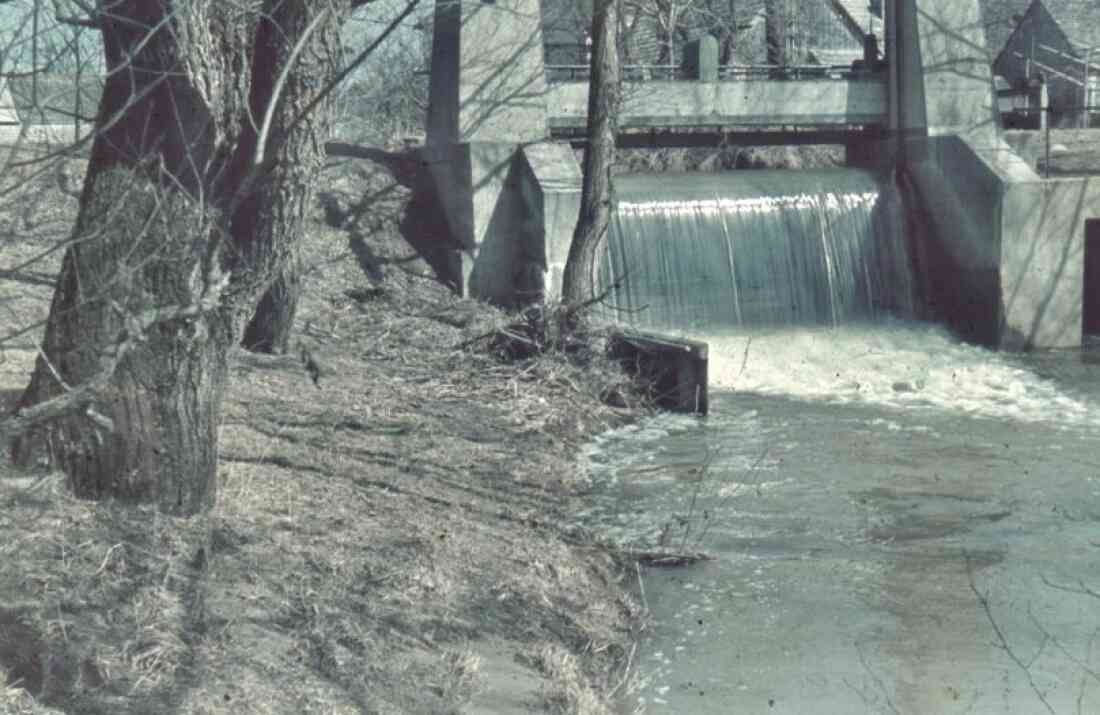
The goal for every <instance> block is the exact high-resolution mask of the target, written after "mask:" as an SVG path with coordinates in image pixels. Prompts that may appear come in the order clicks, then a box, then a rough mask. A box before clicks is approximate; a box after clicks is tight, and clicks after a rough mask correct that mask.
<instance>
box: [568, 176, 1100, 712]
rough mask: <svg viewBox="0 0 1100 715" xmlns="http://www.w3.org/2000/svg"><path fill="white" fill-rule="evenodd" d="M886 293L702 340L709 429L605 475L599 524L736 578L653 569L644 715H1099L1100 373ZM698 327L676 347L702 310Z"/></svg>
mask: <svg viewBox="0 0 1100 715" xmlns="http://www.w3.org/2000/svg"><path fill="white" fill-rule="evenodd" d="M862 180H863V179H862V178H859V177H857V181H862ZM861 193H863V192H862V190H861ZM872 203H873V202H872ZM821 205H824V204H820V205H818V206H817V207H816V208H813V207H811V209H810V210H812V211H817V212H818V214H819V215H823V214H822V212H821V211H820V206H821ZM838 205H839V204H838ZM867 208H868V210H869V211H872V210H873V209H874V207H873V206H872V205H868V207H867ZM662 210H663V209H662ZM691 210H693V211H694V210H695V209H691ZM800 210H801V209H800ZM826 213H827V212H826ZM758 218H759V216H755V218H754V220H756V219H758ZM726 219H727V224H728V223H729V216H728V215H727V217H726ZM789 219H790V217H785V218H784V220H786V221H788V222H789ZM661 220H665V219H663V218H662V219H661ZM620 230H621V229H620ZM727 234H728V235H727V237H726V238H722V239H720V240H729V239H728V236H736V234H738V231H737V229H736V227H734V228H733V229H732V230H729V231H727ZM809 234H810V235H811V236H814V232H813V231H810V232H809ZM819 235H820V232H819ZM690 240H702V239H700V238H699V236H694V237H692V238H691V239H690ZM736 240H737V241H740V240H741V239H740V238H737V239H736ZM733 247H734V249H738V248H741V249H742V250H740V251H739V253H738V254H735V255H742V256H744V255H746V250H744V246H739V245H738V244H737V243H736V242H735V244H734V246H733ZM783 250H784V251H785V252H788V253H789V252H790V251H791V250H792V249H789V248H788V249H783ZM876 250H879V249H876ZM830 251H831V248H830V247H829V246H826V247H825V249H823V250H820V251H818V252H817V254H816V255H818V256H819V257H821V256H827V255H832V256H836V255H839V254H838V253H837V252H835V251H833V252H832V253H831V254H830ZM849 253H850V254H858V253H859V251H849ZM650 255H652V252H650ZM662 260H664V259H662ZM769 260H771V259H769ZM845 260H847V259H845ZM853 260H855V259H853ZM873 260H874V261H878V262H881V261H882V251H881V250H879V253H878V254H877V255H876V256H874V257H873ZM790 261H791V262H790V264H789V265H797V264H799V261H802V262H803V263H805V262H806V261H804V260H803V259H800V258H797V257H796V258H792V259H790ZM891 261H893V258H892V257H890V256H887V261H886V262H887V263H890V262H891ZM635 262H636V263H641V264H644V263H645V262H646V261H645V260H641V261H635ZM821 263H822V265H824V264H825V261H824V260H822V261H821ZM835 265H836V263H835V262H834V263H833V266H834V267H835ZM851 265H856V266H857V267H858V260H855V263H853V264H851ZM826 269H828V267H826ZM850 272H851V271H847V273H846V274H850ZM642 273H644V270H639V271H638V273H637V274H636V275H641V274H642ZM841 273H845V271H841ZM841 273H838V274H836V275H841ZM674 274H675V270H673V271H670V272H668V273H667V275H672V276H673V278H672V280H673V281H675V280H676V279H675V277H674ZM750 274H751V271H749V272H745V273H743V274H741V275H737V276H735V277H734V280H733V281H731V282H732V283H735V282H739V281H743V280H748V281H753V280H757V281H758V282H760V281H759V280H758V279H756V278H753V277H752V276H751V275H750ZM662 280H664V279H662ZM792 280H794V281H796V282H797V281H798V280H800V279H799V278H798V277H797V276H796V277H795V278H794V279H792ZM829 281H830V279H829V278H828V277H826V278H825V279H823V282H824V283H825V284H828V283H829ZM891 283H892V284H893V285H895V286H897V285H899V284H900V282H899V280H897V279H893V280H892V281H891ZM867 286H868V283H867V281H866V280H864V281H863V283H862V286H861V287H858V288H857V290H856V292H854V293H853V292H851V291H849V290H848V289H847V288H845V289H844V290H842V291H840V292H839V293H838V292H837V291H836V290H831V289H829V290H824V291H823V290H818V289H815V291H816V292H815V293H814V296H815V297H812V299H813V300H819V299H822V298H821V297H822V296H825V298H824V299H826V300H830V299H832V298H829V295H830V294H831V295H832V296H833V297H834V298H835V297H836V296H837V295H841V298H840V302H841V304H842V308H841V309H837V308H836V307H835V306H834V307H829V308H828V309H826V310H822V309H821V308H820V304H818V305H817V306H816V307H813V308H811V309H806V308H805V307H799V306H797V305H796V306H795V308H794V309H793V310H792V311H791V314H793V315H794V318H793V319H790V320H783V321H777V320H774V316H773V318H771V319H767V318H766V319H762V320H746V312H745V311H743V312H742V314H741V315H739V316H737V315H734V317H733V318H730V319H728V320H726V321H725V322H726V323H727V324H726V325H722V321H721V320H715V319H714V318H713V317H712V316H713V315H714V314H716V313H717V312H719V311H717V309H714V308H712V309H710V312H709V313H705V314H704V315H703V318H704V319H702V320H698V321H691V320H686V319H685V320H684V321H683V322H684V325H682V326H681V329H680V330H679V332H684V333H686V334H690V335H693V336H695V337H701V338H703V339H705V340H707V341H708V343H709V344H710V358H711V363H710V370H711V374H710V378H711V390H712V396H711V403H710V406H711V412H710V414H709V415H708V416H707V417H706V418H694V417H685V416H672V415H662V416H658V417H655V418H652V419H650V420H647V421H644V422H642V423H641V424H638V425H634V426H631V427H628V428H624V429H621V430H617V431H614V432H611V433H608V434H606V435H603V436H602V437H601V438H599V439H598V440H596V441H595V442H594V443H593V444H592V445H591V446H590V448H589V450H588V451H587V453H586V454H585V457H584V458H585V461H586V462H587V465H588V468H589V470H590V473H591V474H592V476H593V480H594V484H595V487H594V493H593V494H592V498H591V502H590V503H591V508H590V509H589V511H588V512H587V513H585V514H582V515H580V518H581V519H582V520H583V521H584V522H585V523H587V524H590V525H593V526H595V527H596V528H598V529H599V530H600V531H601V532H602V533H603V534H605V535H606V536H607V538H610V539H613V540H615V541H617V542H619V543H621V544H624V545H628V546H631V547H635V548H643V549H663V550H668V551H703V552H705V553H707V554H708V555H710V556H711V557H712V558H711V560H708V561H704V562H701V563H698V564H696V565H693V566H689V567H685V568H676V569H667V568H665V569H662V568H647V569H643V570H642V571H640V573H639V578H640V584H641V589H642V592H643V593H644V599H645V601H646V605H647V606H648V608H649V610H650V613H651V616H652V618H651V621H650V625H649V627H648V629H647V631H646V633H645V634H644V637H643V640H642V642H641V645H640V648H639V650H638V653H637V654H636V663H637V672H638V681H637V684H636V687H635V690H634V691H633V692H632V693H631V694H630V695H629V697H628V701H629V702H628V703H627V704H626V709H627V710H628V711H629V710H630V709H631V708H634V707H637V706H643V707H644V708H645V709H646V711H647V712H652V713H822V714H826V713H838V714H840V713H906V714H908V713H918V714H919V713H1043V712H1057V713H1093V712H1100V642H1098V641H1100V429H1098V427H1100V380H1098V379H1097V378H1098V377H1100V369H1098V367H1097V364H1098V363H1100V352H1098V351H1089V350H1080V351H1059V352H1048V353H1032V354H1028V355H1013V354H1006V353H998V352H993V351H989V350H986V349H983V348H979V347H975V346H971V345H966V344H963V343H961V342H959V341H958V340H956V339H954V338H953V337H951V336H950V335H949V334H948V333H947V332H946V331H945V330H944V329H942V328H940V327H938V326H936V325H934V324H931V323H926V322H920V321H916V320H913V319H910V318H896V317H891V316H892V315H897V314H898V313H899V312H903V311H902V310H899V307H898V306H903V305H904V304H905V303H906V301H907V300H908V292H909V291H910V288H909V287H908V286H903V289H904V292H905V293H906V295H905V296H904V297H903V298H904V299H903V298H899V297H898V296H896V295H895V296H893V297H890V296H888V295H885V294H881V293H876V291H877V290H878V289H877V288H876V287H875V286H874V285H872V286H871V287H870V288H867ZM722 290H727V293H729V292H730V291H728V289H727V288H722ZM780 290H781V291H787V293H785V294H784V295H783V300H789V299H790V295H791V294H790V292H789V289H788V288H781V289H780ZM846 291H847V292H846ZM859 291H862V293H860V292H859ZM643 292H644V293H645V294H646V295H648V296H649V298H647V300H652V299H653V296H654V295H655V294H657V293H659V292H660V289H656V290H655V289H653V288H652V287H646V288H644V290H643V289H641V288H638V287H636V288H635V295H641V294H642V293H643ZM666 293H669V294H673V293H675V291H666ZM842 294H843V295H842ZM844 296H848V297H844ZM852 296H855V297H854V298H853V297H852ZM861 296H862V297H861ZM620 297H621V298H622V300H623V301H624V302H626V301H627V300H628V297H627V296H625V295H622V296H620ZM704 300H706V299H705V298H704ZM761 304H766V305H772V306H774V305H775V304H776V301H775V300H774V295H773V296H772V298H768V299H766V300H763V301H761ZM728 305H729V303H728V299H727V306H728ZM744 305H745V304H744V303H743V304H742V307H743V308H744ZM681 306H682V307H676V308H674V309H666V312H665V313H664V314H663V315H662V316H661V317H660V319H659V320H655V321H654V323H655V326H656V327H664V328H665V329H671V328H673V327H675V326H674V324H673V318H675V317H676V314H677V313H678V312H679V314H680V318H690V316H692V315H697V316H698V315H700V313H699V312H697V311H695V310H694V309H693V308H692V307H691V306H690V304H689V302H683V301H681ZM844 306H847V307H844ZM767 310H770V308H769V309H767ZM846 311H848V312H846ZM644 314H645V311H642V312H640V313H638V314H637V315H644ZM732 314H733V311H727V312H726V315H732ZM807 317H809V318H811V319H809V320H806V319H805V318H807ZM800 318H801V319H800ZM635 320H638V319H636V318H635ZM639 322H642V323H643V324H645V320H644V319H642V320H640V321H639ZM652 326H653V325H651V327H652Z"/></svg>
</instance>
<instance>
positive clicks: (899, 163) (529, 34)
mask: <svg viewBox="0 0 1100 715" xmlns="http://www.w3.org/2000/svg"><path fill="white" fill-rule="evenodd" d="M822 1H823V2H829V1H830V0H822ZM833 4H837V3H833ZM883 28H884V31H883V42H882V47H883V51H884V52H883V58H882V60H881V61H879V62H874V63H871V66H870V70H871V71H866V70H865V71H863V72H858V73H853V72H851V71H850V68H815V69H813V70H810V69H808V68H807V69H806V70H805V72H814V73H816V74H817V76H806V74H801V75H800V74H799V72H797V71H793V72H792V68H767V69H757V70H754V71H755V72H756V73H757V74H756V76H755V78H754V77H748V76H745V72H744V71H742V70H738V69H737V68H714V67H711V68H710V69H709V70H707V69H706V67H707V62H703V61H700V62H697V63H696V66H697V67H699V68H700V70H699V71H700V74H698V75H696V76H697V77H698V78H695V77H693V78H691V79H686V80H666V79H662V80H649V81H644V82H643V81H627V82H626V83H625V85H624V107H623V111H622V113H621V115H620V130H621V132H622V136H621V137H620V143H621V144H624V145H627V146H697V145H711V146H717V145H718V144H719V143H720V142H727V143H734V144H753V143H755V144H760V143H768V144H795V143H805V142H813V143H834V144H843V145H845V146H846V147H847V152H846V154H847V161H848V162H849V164H850V165H852V166H854V167H863V168H870V169H875V170H878V171H881V172H882V173H883V174H884V175H890V176H893V177H896V180H897V182H898V184H899V185H900V189H901V194H902V197H903V200H904V204H905V209H906V212H907V215H908V216H910V217H919V221H916V222H915V223H917V224H919V230H917V231H916V232H914V235H913V236H911V239H910V243H911V252H912V254H913V263H914V265H915V270H916V272H917V276H916V279H917V282H918V283H919V284H920V287H921V293H922V295H923V300H924V301H925V302H926V303H927V304H928V305H929V306H931V309H932V312H934V313H935V314H936V315H937V316H938V317H939V318H940V319H942V320H944V321H946V322H947V323H948V324H950V325H951V327H952V328H953V329H954V330H955V331H956V332H958V333H959V334H961V335H963V336H964V337H966V338H968V339H971V340H974V341H977V342H981V343H984V344H989V345H994V346H999V347H1002V348H1006V349H1027V348H1033V347H1056V346H1072V345H1080V344H1081V342H1082V336H1083V332H1084V331H1083V327H1084V325H1085V324H1086V323H1090V324H1095V323H1100V307H1098V306H1093V305H1091V304H1087V301H1086V300H1085V297H1086V295H1088V296H1093V295H1095V296H1100V270H1090V271H1087V272H1086V264H1090V263H1097V264H1100V223H1098V222H1097V220H1096V219H1098V218H1100V182H1098V181H1097V180H1095V179H1092V178H1088V177H1083V178H1058V179H1050V180H1044V179H1043V178H1041V177H1039V176H1038V175H1037V174H1036V172H1035V171H1034V169H1033V168H1032V166H1031V165H1029V163H1028V162H1026V161H1024V160H1023V159H1022V158H1021V157H1020V156H1018V155H1017V154H1015V153H1014V152H1013V151H1012V149H1011V148H1010V147H1009V145H1008V144H1007V143H1006V142H1005V141H1004V140H1003V138H1002V129H1001V127H1000V124H999V115H998V114H997V102H996V96H995V90H994V84H993V78H992V70H991V66H990V58H989V54H988V52H987V51H986V48H985V37H984V28H983V18H982V14H981V9H980V2H979V0H886V2H884V13H883ZM433 33H434V34H433V48H432V65H431V74H430V81H429V87H430V94H429V107H428V116H427V123H426V124H427V134H426V141H425V144H424V146H423V147H420V148H419V149H418V152H419V155H420V159H421V162H422V165H423V166H425V167H426V169H427V170H426V174H427V179H426V180H425V181H422V182H421V184H422V186H421V187H420V189H419V190H418V191H419V197H418V200H417V203H416V205H417V206H418V207H419V208H420V209H423V208H425V207H427V208H429V209H431V210H430V211H426V212H423V213H430V214H431V215H433V216H434V215H438V216H439V217H441V218H440V221H441V223H442V224H444V226H443V231H444V232H445V233H446V234H447V238H446V241H447V243H448V245H450V246H453V248H454V250H453V256H452V266H451V268H450V271H451V273H452V275H453V280H454V281H455V282H456V283H458V284H460V285H461V286H462V289H463V290H464V291H467V292H468V293H469V294H471V295H474V296H477V297H480V298H484V299H487V300H491V301H493V302H497V303H500V304H504V305H514V304H516V303H519V302H522V301H523V300H524V299H525V297H527V296H531V295H536V294H547V295H552V294H554V293H555V291H556V290H557V289H558V287H559V286H560V275H561V270H562V268H563V266H564V262H565V260H566V256H567V255H568V249H569V243H570V241H571V238H572V233H573V229H574V226H575V224H576V220H577V216H578V212H579V196H580V186H581V178H582V177H581V171H580V165H579V162H578V159H577V155H576V152H575V150H574V147H573V146H572V144H574V143H579V142H582V141H583V136H582V132H583V126H584V123H585V112H586V111H587V84H586V83H585V82H578V81H568V78H565V79H566V80H567V81H560V80H561V79H562V77H561V74H562V72H561V71H560V70H561V68H555V67H554V66H551V67H549V68H548V67H547V65H546V62H545V56H544V43H543V36H542V22H541V13H540V7H539V2H538V0H495V1H494V2H486V1H483V0H453V1H449V2H446V3H437V5H436V10H435V18H434V26H433ZM702 44H704V43H701V45H702ZM698 51H699V52H700V53H702V54H705V52H706V48H705V47H701V48H700V49H699V50H698ZM705 72H710V73H711V74H710V76H706V75H705V74H704V73H705ZM783 72H785V73H787V74H788V75H790V74H793V75H794V76H793V77H792V78H788V79H773V78H772V77H773V75H775V74H778V73H783ZM749 74H751V72H750V73H749ZM715 75H717V76H715ZM731 75H733V76H731ZM765 77H766V78H765ZM908 222H909V221H907V223H908ZM1086 273H1087V276H1086ZM1086 279H1087V280H1088V281H1093V282H1096V283H1098V285H1094V286H1086Z"/></svg>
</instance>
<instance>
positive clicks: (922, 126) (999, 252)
mask: <svg viewBox="0 0 1100 715" xmlns="http://www.w3.org/2000/svg"><path fill="white" fill-rule="evenodd" d="M887 9H888V18H887V51H888V53H889V57H888V61H889V67H890V78H889V81H888V93H889V106H890V129H891V131H892V134H893V143H894V147H893V148H894V151H895V152H896V161H897V165H898V167H899V169H900V170H901V173H902V175H903V181H906V182H909V183H910V184H911V187H912V189H913V190H914V193H915V194H916V195H917V199H918V203H919V204H920V209H921V211H920V213H921V215H922V218H923V223H924V227H925V230H924V231H922V232H921V233H922V235H920V236H917V243H918V244H919V245H918V247H917V248H918V250H917V255H918V256H919V259H918V260H919V262H920V263H921V265H919V266H918V267H917V270H918V274H919V276H920V277H921V279H922V282H923V284H924V291H925V295H926V297H927V298H928V299H929V300H930V301H931V303H932V304H933V308H934V310H935V312H936V313H937V314H938V315H940V316H941V317H942V318H944V319H945V320H946V321H947V322H948V323H949V324H950V325H951V326H952V327H953V328H954V329H955V330H956V331H957V332H959V333H961V334H962V335H964V336H965V337H967V338H969V339H972V340H975V341H977V342H981V343H984V344H987V345H992V346H996V347H1000V348H1005V349H1030V348H1042V347H1068V346H1077V345H1080V344H1081V339H1082V318H1083V315H1082V313H1083V300H1082V298H1083V284H1084V240H1085V222H1086V220H1087V219H1089V218H1093V217H1100V183H1098V182H1097V180H1096V179H1089V178H1063V179H1053V180H1043V179H1041V178H1040V177H1039V176H1038V175H1037V174H1036V173H1035V171H1034V170H1033V169H1032V167H1031V166H1029V165H1028V164H1027V163H1026V162H1025V161H1024V160H1023V159H1021V158H1020V157H1019V156H1018V155H1017V154H1015V153H1014V152H1013V151H1012V150H1011V149H1010V147H1009V146H1008V145H1007V144H1006V143H1005V142H1004V140H1003V138H1002V136H1001V129H1000V125H999V121H998V120H997V115H996V113H995V108H996V95H995V92H994V89H993V77H992V68H991V63H990V57H989V54H988V52H987V51H986V47H985V42H984V33H983V24H982V23H983V17H982V14H981V10H980V3H979V0H895V1H894V2H888V3H887ZM1097 289H1100V286H1098V287H1093V290H1097Z"/></svg>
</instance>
